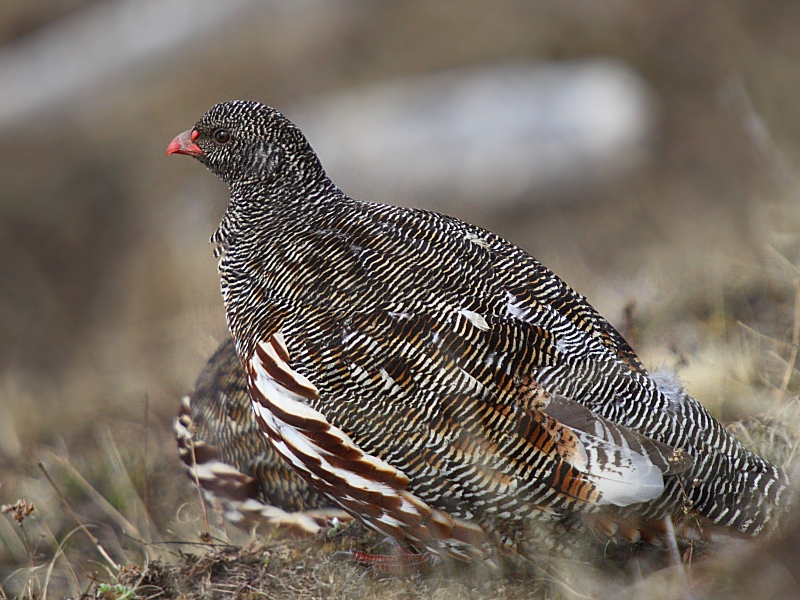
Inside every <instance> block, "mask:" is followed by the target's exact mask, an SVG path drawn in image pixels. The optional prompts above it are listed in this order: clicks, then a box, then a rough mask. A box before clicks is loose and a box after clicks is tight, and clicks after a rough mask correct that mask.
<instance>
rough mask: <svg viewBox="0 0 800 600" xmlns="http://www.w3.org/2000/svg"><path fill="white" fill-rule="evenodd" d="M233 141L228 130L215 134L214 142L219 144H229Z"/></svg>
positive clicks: (217, 131)
mask: <svg viewBox="0 0 800 600" xmlns="http://www.w3.org/2000/svg"><path fill="white" fill-rule="evenodd" d="M230 139H231V134H230V133H228V130H227V129H217V130H216V131H215V132H214V141H215V142H217V143H218V144H227V143H228V142H229V141H230Z"/></svg>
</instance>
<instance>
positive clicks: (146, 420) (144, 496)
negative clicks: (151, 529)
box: [142, 393, 150, 515]
mask: <svg viewBox="0 0 800 600" xmlns="http://www.w3.org/2000/svg"><path fill="white" fill-rule="evenodd" d="M149 422H150V394H147V393H146V394H145V395H144V478H143V481H142V501H143V502H144V513H145V514H146V515H149V514H150V511H149V510H148V508H147V458H148V454H147V445H148V438H149V434H150V431H149V429H150V428H149V427H148V424H149Z"/></svg>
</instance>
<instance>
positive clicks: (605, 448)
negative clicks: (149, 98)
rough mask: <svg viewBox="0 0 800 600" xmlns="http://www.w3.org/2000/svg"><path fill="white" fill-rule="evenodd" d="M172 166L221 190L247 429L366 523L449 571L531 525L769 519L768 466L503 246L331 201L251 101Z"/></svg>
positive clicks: (440, 218)
mask: <svg viewBox="0 0 800 600" xmlns="http://www.w3.org/2000/svg"><path fill="white" fill-rule="evenodd" d="M171 153H182V154H188V155H191V156H194V157H195V158H197V159H198V160H200V161H201V162H202V163H203V164H205V165H206V166H207V167H208V168H209V169H210V170H211V171H212V172H214V173H215V174H216V175H217V176H219V177H220V178H221V179H222V180H223V181H225V182H226V183H227V184H228V186H229V188H230V191H231V200H230V204H229V206H228V209H227V211H226V213H225V216H224V217H223V219H222V222H221V224H220V226H219V229H218V230H217V231H216V233H215V234H214V235H213V237H212V242H213V243H215V244H216V254H217V256H219V257H220V262H219V271H220V277H221V285H222V294H223V298H224V301H225V307H226V314H227V320H228V325H229V328H230V331H231V334H232V336H233V338H234V340H235V343H236V349H237V352H238V355H239V358H240V360H241V363H242V366H243V368H244V371H245V374H246V377H247V383H248V390H249V394H250V397H251V399H252V403H253V408H254V411H255V416H256V420H257V422H258V423H259V425H260V427H261V429H262V430H263V431H264V433H265V434H266V436H267V437H268V439H269V441H270V443H271V444H272V446H273V448H274V449H275V451H276V452H277V453H278V454H280V455H281V456H282V457H283V458H284V459H285V460H286V461H287V463H288V464H289V465H291V467H292V468H293V469H295V471H296V472H297V473H298V474H299V475H300V476H301V477H302V478H303V479H304V480H305V481H306V482H308V484H309V485H310V486H311V487H312V488H314V489H315V490H316V491H317V492H319V493H320V494H322V495H323V496H325V497H327V498H329V499H330V500H331V501H333V502H335V503H336V504H337V505H339V506H341V507H342V508H343V509H345V510H346V511H348V512H349V513H351V514H353V515H354V516H356V517H357V518H359V519H361V520H362V521H363V522H364V523H365V524H367V525H368V526H370V527H372V528H374V529H377V530H380V531H383V532H386V533H388V534H389V535H392V536H393V537H394V538H395V539H397V540H399V541H400V542H402V543H405V544H407V545H409V546H412V547H414V548H417V549H420V550H430V551H433V552H437V553H446V554H449V555H452V556H456V557H462V558H466V557H469V556H472V555H476V554H479V553H481V552H483V551H486V550H487V549H489V548H492V547H494V548H500V549H501V550H503V551H514V550H521V549H524V548H525V547H526V545H528V544H529V543H530V542H531V541H532V540H533V538H534V537H535V534H534V533H531V532H532V531H535V530H536V528H535V527H533V528H532V527H531V524H532V523H533V522H536V521H540V522H548V523H551V524H552V523H561V524H567V523H573V522H574V521H575V518H576V517H578V518H582V516H584V515H594V516H593V517H592V518H597V519H600V521H601V522H605V523H620V524H623V525H624V527H625V529H627V530H631V529H633V530H634V531H636V530H640V529H641V530H644V529H646V528H647V527H648V526H649V524H650V523H653V522H657V521H659V520H662V519H663V518H664V517H666V516H671V517H672V518H673V519H676V520H679V519H682V518H684V517H685V516H686V515H687V514H693V515H699V516H700V517H702V518H703V519H705V520H707V521H708V522H710V523H714V524H717V525H720V526H724V527H727V528H730V529H732V530H735V531H738V532H742V533H744V534H751V535H755V534H757V533H759V532H761V531H763V530H764V529H765V528H769V527H770V526H772V525H773V524H774V523H775V521H776V518H777V516H778V515H779V514H780V513H781V512H782V511H783V510H784V509H785V506H786V505H787V503H788V501H789V499H788V495H789V494H788V481H787V478H786V476H785V474H784V473H783V472H782V471H781V470H780V469H778V468H777V467H775V466H773V465H772V464H770V463H768V462H766V461H764V460H763V459H762V458H760V457H759V456H757V455H755V454H753V453H751V452H749V451H748V450H746V449H745V448H744V447H743V446H742V445H741V444H740V443H739V442H738V441H736V440H735V439H734V438H733V437H732V436H731V435H730V434H729V433H728V432H727V431H726V430H725V429H724V428H723V427H722V426H721V425H720V424H719V423H718V422H717V421H716V420H715V419H714V418H713V417H712V416H711V415H710V414H709V413H708V412H707V411H706V410H705V409H704V408H703V407H702V406H701V405H700V404H699V403H698V402H697V401H696V400H694V399H693V398H691V397H690V396H689V395H688V394H686V392H685V391H684V390H683V389H682V388H681V387H680V386H679V385H678V384H676V383H675V382H674V381H673V380H669V379H665V378H663V377H651V376H650V375H649V374H648V372H647V371H646V369H645V368H644V366H643V365H642V364H641V362H640V361H639V359H638V358H637V356H636V354H635V353H634V352H633V350H632V349H631V348H630V346H629V345H628V344H627V343H626V342H625V340H624V339H623V338H622V336H621V335H620V334H619V333H618V332H617V331H616V330H615V329H614V328H613V327H612V326H611V325H610V324H609V323H608V322H607V321H606V320H605V319H603V317H601V316H600V315H599V314H598V313H597V312H596V311H595V310H594V309H593V308H592V306H591V305H590V304H589V303H588V302H587V301H586V299H585V298H584V297H583V296H581V295H580V294H578V293H577V292H575V291H574V290H572V289H571V288H570V287H569V286H567V285H566V284H565V283H564V282H563V281H561V279H559V278H558V277H557V276H556V275H555V274H554V273H552V272H551V271H549V270H548V269H547V268H546V267H544V266H543V265H542V264H541V263H539V262H538V261H536V260H535V259H534V258H533V257H531V256H530V255H528V254H527V253H525V252H524V251H523V250H521V249H519V248H517V247H516V246H514V245H513V244H511V243H509V242H507V241H506V240H504V239H502V238H500V237H499V236H496V235H494V234H492V233H490V232H488V231H485V230H483V229H481V228H479V227H475V226H473V225H470V224H468V223H464V222H462V221H459V220H458V219H454V218H451V217H447V216H444V215H440V214H437V213H433V212H429V211H424V210H417V209H409V208H399V207H394V206H387V205H381V204H373V203H367V202H360V201H357V200H354V199H352V198H350V197H348V196H347V195H345V194H344V193H343V192H341V191H340V190H339V189H338V188H337V187H336V186H335V185H334V184H333V182H332V181H331V180H330V179H329V178H328V177H327V175H326V174H325V171H324V169H323V168H322V165H321V164H320V162H319V159H318V158H317V156H316V154H315V153H314V151H313V150H312V148H311V146H310V145H309V143H308V142H307V140H306V139H305V137H304V136H303V134H302V133H301V132H300V130H299V129H298V128H297V127H296V126H294V125H293V124H292V123H291V122H289V121H288V120H287V119H286V118H285V117H283V116H282V115H281V114H280V113H279V112H277V111H276V110H274V109H272V108H269V107H267V106H264V105H262V104H258V103H255V102H244V101H234V102H227V103H224V104H219V105H217V106H215V107H213V108H212V109H211V110H209V111H208V112H207V113H206V114H205V115H204V116H203V117H202V118H201V119H200V121H198V123H197V124H196V125H195V126H194V128H193V129H191V130H189V131H186V132H185V133H183V134H181V135H179V136H178V137H176V138H175V140H174V141H173V142H172V144H170V146H169V148H168V154H171ZM631 523H633V526H631V525H630V524H631ZM611 530H613V527H611Z"/></svg>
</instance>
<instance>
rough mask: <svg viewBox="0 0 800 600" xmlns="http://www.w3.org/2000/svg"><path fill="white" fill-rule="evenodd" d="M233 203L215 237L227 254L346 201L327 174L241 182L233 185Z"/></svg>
mask: <svg viewBox="0 0 800 600" xmlns="http://www.w3.org/2000/svg"><path fill="white" fill-rule="evenodd" d="M230 190H231V199H230V202H229V203H228V209H227V210H226V211H225V215H224V216H223V218H222V222H221V223H220V226H219V229H218V230H217V232H216V233H215V234H214V236H213V237H212V242H216V243H217V244H218V247H219V248H220V249H221V250H222V251H224V250H226V249H227V247H228V246H229V245H230V244H231V243H233V242H234V240H237V239H241V238H242V237H243V236H246V235H250V234H257V233H258V232H264V231H266V230H278V229H280V228H281V227H282V226H283V225H284V224H288V221H294V220H299V221H303V220H305V219H308V218H310V217H311V216H312V215H314V214H317V213H319V212H320V211H324V210H326V208H325V207H326V206H328V205H329V204H330V203H331V202H336V201H337V199H340V198H344V197H345V196H344V194H342V192H340V191H339V189H338V188H337V187H336V185H335V184H334V183H333V182H332V181H331V180H330V179H329V178H328V177H327V176H326V175H325V173H324V172H322V173H321V175H319V176H317V177H308V178H305V179H303V178H293V179H292V180H290V181H289V182H287V181H281V180H278V179H276V180H274V181H270V182H268V183H266V184H265V182H263V181H253V182H242V183H240V184H236V185H231V186H230Z"/></svg>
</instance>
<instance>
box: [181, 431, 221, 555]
mask: <svg viewBox="0 0 800 600" xmlns="http://www.w3.org/2000/svg"><path fill="white" fill-rule="evenodd" d="M190 433H191V432H190ZM189 450H190V451H191V452H192V473H194V483H195V485H196V486H197V495H198V497H199V498H200V507H201V508H202V509H203V521H204V522H205V525H206V534H205V538H206V539H208V540H210V539H212V538H211V529H210V528H209V526H208V512H206V502H205V500H203V489H202V488H201V487H200V476H199V475H198V473H197V455H196V454H195V452H194V435H190V437H189ZM226 535H227V534H226Z"/></svg>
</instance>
